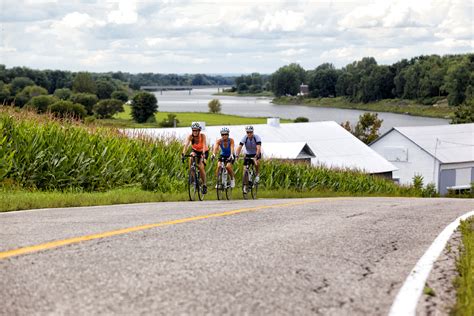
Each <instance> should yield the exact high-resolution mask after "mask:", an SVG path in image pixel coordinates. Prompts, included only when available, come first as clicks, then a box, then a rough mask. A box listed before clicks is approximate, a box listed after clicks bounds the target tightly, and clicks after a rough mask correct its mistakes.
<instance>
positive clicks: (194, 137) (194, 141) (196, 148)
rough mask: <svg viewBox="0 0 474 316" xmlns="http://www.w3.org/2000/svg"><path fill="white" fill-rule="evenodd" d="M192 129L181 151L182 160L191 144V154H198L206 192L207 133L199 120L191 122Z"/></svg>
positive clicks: (203, 191) (203, 189)
mask: <svg viewBox="0 0 474 316" xmlns="http://www.w3.org/2000/svg"><path fill="white" fill-rule="evenodd" d="M191 129H192V133H191V135H189V136H188V137H187V138H186V141H185V143H184V148H183V152H182V153H181V160H183V161H184V155H185V154H186V152H187V151H188V148H189V145H191V148H192V151H191V154H190V155H191V156H196V157H197V166H198V168H199V171H200V173H201V179H202V183H203V186H202V193H203V194H206V193H207V185H206V183H207V182H206V170H205V169H204V164H205V159H206V158H207V155H208V153H209V150H208V148H207V142H206V135H204V134H202V133H201V129H202V128H201V124H199V123H198V122H194V123H193V124H191ZM191 159H192V158H190V159H189V166H190V167H191Z"/></svg>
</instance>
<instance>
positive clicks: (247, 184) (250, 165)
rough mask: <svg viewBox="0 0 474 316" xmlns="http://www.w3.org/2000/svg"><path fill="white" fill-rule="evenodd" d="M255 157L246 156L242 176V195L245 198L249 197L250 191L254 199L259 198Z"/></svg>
mask: <svg viewBox="0 0 474 316" xmlns="http://www.w3.org/2000/svg"><path fill="white" fill-rule="evenodd" d="M255 160H256V159H255V158H247V157H245V158H244V168H245V169H244V176H243V178H242V195H243V197H244V199H245V200H247V199H248V193H249V191H250V194H251V195H252V199H254V200H255V199H256V198H257V192H258V183H257V182H255V181H254V180H255V173H256V172H255Z"/></svg>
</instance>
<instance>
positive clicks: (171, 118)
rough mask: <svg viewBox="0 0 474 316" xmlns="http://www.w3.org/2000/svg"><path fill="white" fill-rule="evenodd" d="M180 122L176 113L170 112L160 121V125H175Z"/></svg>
mask: <svg viewBox="0 0 474 316" xmlns="http://www.w3.org/2000/svg"><path fill="white" fill-rule="evenodd" d="M178 123H179V120H178V119H177V118H176V114H174V113H168V117H167V118H165V119H163V121H161V122H160V127H175V124H176V125H177V124H178Z"/></svg>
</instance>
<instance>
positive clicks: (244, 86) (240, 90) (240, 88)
mask: <svg viewBox="0 0 474 316" xmlns="http://www.w3.org/2000/svg"><path fill="white" fill-rule="evenodd" d="M248 90H249V87H248V85H247V84H246V83H245V82H241V83H239V85H238V86H237V92H238V93H244V92H247V91H248Z"/></svg>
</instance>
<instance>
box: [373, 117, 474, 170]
mask: <svg viewBox="0 0 474 316" xmlns="http://www.w3.org/2000/svg"><path fill="white" fill-rule="evenodd" d="M392 130H396V131H398V132H399V133H400V134H402V135H403V136H405V137H406V138H408V139H409V140H410V141H412V142H413V143H415V144H416V145H418V146H419V147H420V148H422V149H423V150H424V151H426V152H427V153H429V154H430V155H431V156H433V157H434V158H436V159H438V160H439V161H440V162H442V163H457V162H466V161H474V123H470V124H454V125H436V126H410V127H394V128H393V129H392ZM392 130H390V131H389V132H387V133H386V134H384V135H383V136H385V135H387V134H388V133H390V132H391V131H392ZM383 136H382V137H380V138H379V140H380V139H381V138H383ZM377 141H378V140H377ZM374 143H375V142H374Z"/></svg>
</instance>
